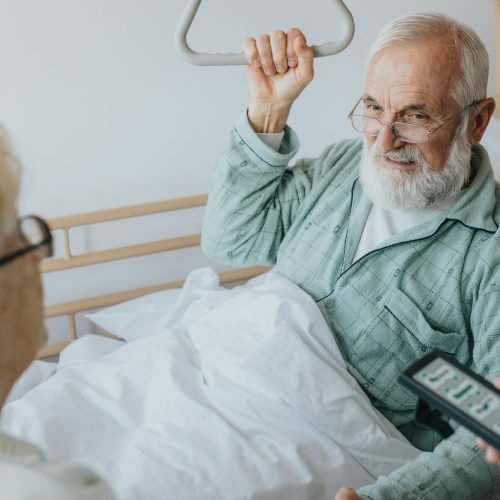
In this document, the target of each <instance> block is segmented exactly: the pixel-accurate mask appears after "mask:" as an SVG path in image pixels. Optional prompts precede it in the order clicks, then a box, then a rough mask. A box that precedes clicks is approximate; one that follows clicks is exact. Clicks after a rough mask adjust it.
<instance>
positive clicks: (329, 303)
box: [325, 299, 334, 309]
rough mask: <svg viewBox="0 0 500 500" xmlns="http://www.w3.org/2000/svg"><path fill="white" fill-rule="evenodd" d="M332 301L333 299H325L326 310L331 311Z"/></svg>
mask: <svg viewBox="0 0 500 500" xmlns="http://www.w3.org/2000/svg"><path fill="white" fill-rule="evenodd" d="M333 304H334V300H333V299H326V300H325V307H326V308H327V309H331V308H332V307H333Z"/></svg>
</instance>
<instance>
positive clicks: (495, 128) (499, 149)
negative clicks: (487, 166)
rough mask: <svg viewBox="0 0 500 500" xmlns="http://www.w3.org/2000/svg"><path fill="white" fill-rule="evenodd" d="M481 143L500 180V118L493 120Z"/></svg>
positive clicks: (496, 176) (496, 177)
mask: <svg viewBox="0 0 500 500" xmlns="http://www.w3.org/2000/svg"><path fill="white" fill-rule="evenodd" d="M481 144H482V145H483V146H484V147H485V148H486V151H488V154H489V155H490V160H491V165H492V167H493V173H494V174H495V179H496V180H497V181H498V182H500V118H498V117H494V118H493V119H492V120H491V122H490V124H489V125H488V128H487V129H486V132H485V134H484V137H483V140H482V141H481Z"/></svg>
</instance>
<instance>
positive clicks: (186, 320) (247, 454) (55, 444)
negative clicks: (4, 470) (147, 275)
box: [1, 268, 419, 500]
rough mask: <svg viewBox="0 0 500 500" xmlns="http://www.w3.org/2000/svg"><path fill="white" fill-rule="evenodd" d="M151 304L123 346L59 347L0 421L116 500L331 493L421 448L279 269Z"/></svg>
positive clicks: (202, 278)
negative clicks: (88, 473)
mask: <svg viewBox="0 0 500 500" xmlns="http://www.w3.org/2000/svg"><path fill="white" fill-rule="evenodd" d="M121 308H122V309H121V310H122V312H123V310H124V309H123V306H121ZM132 309H133V308H132ZM155 309H156V313H155V318H154V321H153V323H151V322H150V323H148V321H145V322H144V323H143V325H142V327H140V325H141V323H140V321H138V318H137V317H135V320H134V322H132V323H130V322H129V323H128V324H129V325H130V324H135V325H136V327H138V328H139V330H140V331H136V332H135V335H132V334H131V335H130V337H129V338H130V339H132V340H129V342H127V343H125V344H123V343H122V342H118V341H115V340H111V339H106V338H102V337H97V336H86V337H84V338H82V339H80V340H78V341H77V342H75V343H74V344H73V345H72V346H70V347H69V348H68V349H66V350H65V351H64V352H63V354H62V355H61V360H60V363H59V365H58V367H57V372H56V373H55V374H54V375H53V376H52V377H50V378H49V379H48V380H46V381H45V382H44V383H42V384H41V385H39V386H37V387H35V388H34V389H32V390H31V391H29V392H28V393H27V394H26V395H24V396H23V397H22V398H21V399H18V400H17V401H13V402H11V403H10V404H8V405H7V406H6V407H5V408H4V410H3V412H2V420H1V427H2V430H4V431H5V432H9V433H11V434H13V435H16V436H18V437H22V438H24V439H27V440H29V441H31V442H33V443H34V444H37V445H38V446H40V447H41V448H42V449H43V450H45V452H46V453H47V456H48V457H49V458H51V459H58V460H70V461H76V462H79V463H83V464H85V465H87V466H89V467H91V468H93V469H94V470H96V471H97V472H98V473H99V474H101V475H102V476H103V477H104V478H105V479H106V480H107V481H108V482H109V484H110V485H111V486H112V487H113V489H114V490H115V492H116V494H117V496H118V498H120V499H125V500H128V499H130V500H132V499H133V500H139V499H145V500H146V499H147V500H154V499H162V500H163V499H175V500H181V499H197V500H199V499H214V498H217V499H231V500H235V499H250V498H252V499H268V498H269V499H271V498H274V499H283V498H287V499H290V500H292V499H301V500H304V499H331V498H333V496H334V495H335V493H336V491H337V490H338V489H339V488H340V487H341V486H342V485H350V486H352V487H359V486H361V485H364V484H368V483H371V482H373V481H374V480H375V479H376V477H378V476H379V475H382V474H388V473H390V472H391V471H392V470H394V469H396V468H398V467H400V466H401V465H403V464H404V463H406V462H407V461H408V460H411V459H412V458H414V457H416V456H417V455H418V454H419V451H418V450H417V449H415V448H414V447H412V446H411V445H410V444H409V443H408V442H407V441H406V440H405V439H404V438H403V437H402V436H401V435H400V434H399V432H398V431H397V430H396V429H395V428H394V427H393V426H392V424H390V423H389V422H388V421H387V420H386V419H385V418H384V417H383V416H381V415H380V414H379V413H378V412H377V411H376V410H375V409H374V408H373V407H372V406H371V404H370V402H369V400H368V398H367V397H366V396H365V395H364V393H363V392H362V390H361V389H360V388H359V386H358V385H357V383H356V382H355V380H354V379H353V378H352V377H351V376H350V375H349V374H348V372H347V370H346V367H345V363H344V361H343V359H342V357H341V355H340V352H339V350H338V347H337V346H336V344H335V342H334V339H333V337H332V335H331V333H330V331H329V330H328V326H327V325H326V323H325V321H324V319H323V317H322V315H321V313H320V311H319V309H318V308H317V306H316V304H315V303H314V301H313V300H312V299H311V298H310V297H309V296H308V295H307V294H306V293H305V292H303V291H302V290H301V289H300V288H298V287H297V286H295V285H294V284H292V283H290V282H289V281H287V280H286V279H285V278H283V277H281V276H279V275H278V274H276V273H274V272H271V273H268V274H267V275H265V276H263V277H259V278H257V279H254V280H252V281H251V282H249V283H248V284H246V285H245V286H241V287H237V288H234V289H225V288H222V287H220V286H219V284H218V280H217V275H216V273H215V272H214V271H213V270H212V269H210V268H205V269H201V270H197V271H195V272H193V273H191V274H190V276H189V278H188V280H187V281H186V284H185V286H184V288H183V290H182V292H181V293H180V294H177V295H176V296H175V298H174V300H173V301H171V302H170V303H165V306H164V318H163V319H164V321H163V323H162V321H161V319H160V316H161V313H160V310H161V307H156V308H155ZM115 312H116V309H115ZM150 312H151V311H149V313H150ZM174 312H175V314H174ZM129 313H130V314H133V312H132V311H129ZM104 316H105V315H104ZM146 316H147V318H149V320H151V314H149V315H146ZM147 318H146V319H147ZM94 319H95V320H96V321H99V318H98V317H94ZM108 319H109V318H108ZM122 319H123V318H122ZM101 320H102V317H101ZM153 324H154V327H153V326H152V325H153ZM160 324H162V325H163V326H162V328H160V327H159V325H160ZM148 325H149V326H148ZM129 333H131V332H129Z"/></svg>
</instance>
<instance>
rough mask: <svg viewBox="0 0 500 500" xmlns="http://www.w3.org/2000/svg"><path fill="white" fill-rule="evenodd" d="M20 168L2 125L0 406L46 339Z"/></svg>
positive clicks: (37, 257) (37, 255)
mask: <svg viewBox="0 0 500 500" xmlns="http://www.w3.org/2000/svg"><path fill="white" fill-rule="evenodd" d="M19 176H20V166H19V162H18V160H17V158H16V157H15V156H14V155H13V153H12V150H11V147H10V144H9V140H8V138H7V134H6V132H5V130H3V129H0V262H1V264H0V325H1V327H0V406H1V405H2V404H3V402H4V401H5V399H6V397H7V395H8V393H9V391H10V389H11V387H12V385H13V384H14V382H15V381H16V379H17V378H18V377H19V376H20V375H21V373H22V372H23V371H24V370H25V369H26V368H27V367H28V365H29V364H30V363H31V361H32V360H33V358H34V357H35V354H36V352H37V351H38V349H39V348H40V347H41V346H42V345H43V343H44V342H45V336H46V333H45V328H44V323H43V292H42V285H41V279H40V272H39V269H38V266H39V262H40V257H41V256H42V255H43V252H40V249H36V248H33V250H29V251H25V252H24V253H22V252H20V255H19V254H17V252H19V251H22V250H23V249H30V244H29V242H28V241H27V239H26V237H25V236H24V235H23V233H22V231H21V229H20V224H19V221H18V216H17V209H16V202H17V196H18V191H19Z"/></svg>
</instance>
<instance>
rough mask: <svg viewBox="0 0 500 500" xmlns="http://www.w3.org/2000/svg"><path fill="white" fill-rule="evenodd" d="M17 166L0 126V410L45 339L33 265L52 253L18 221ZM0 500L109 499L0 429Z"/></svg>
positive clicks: (98, 486)
mask: <svg viewBox="0 0 500 500" xmlns="http://www.w3.org/2000/svg"><path fill="white" fill-rule="evenodd" d="M18 177H19V167H18V162H17V160H16V158H15V157H14V156H13V155H12V153H11V151H10V148H9V145H8V142H7V139H6V137H5V133H4V132H3V131H2V130H0V324H1V325H2V329H1V331H0V408H1V406H2V405H3V403H4V402H5V400H6V399H7V396H8V394H9V392H10V390H11V388H12V386H13V384H14V382H15V381H16V379H17V378H18V377H19V376H20V375H21V373H22V372H23V371H24V370H25V369H26V368H27V367H28V365H29V364H30V363H31V361H32V360H33V358H34V356H35V354H36V352H37V351H38V349H39V348H40V347H41V345H42V344H43V343H44V342H45V337H46V333H45V328H44V324H43V294H42V286H41V281H40V273H39V270H38V265H39V263H40V259H41V258H43V257H46V256H48V255H50V254H51V252H52V238H51V235H50V231H49V228H48V227H47V224H46V223H45V222H44V221H43V220H41V219H39V218H38V217H27V218H24V219H21V220H19V221H18V220H17V215H16V209H15V201H16V197H17V191H18V184H19V180H18ZM0 498H1V499H5V500H23V499H26V500H33V499H36V500H112V499H113V498H114V496H113V494H112V493H111V490H110V489H109V488H108V486H107V485H106V484H104V483H103V482H102V481H101V480H100V478H98V477H97V476H96V474H94V473H93V472H92V471H89V470H87V469H85V468H83V467H79V466H76V465H68V464H61V463H54V462H48V461H47V460H46V459H45V458H44V456H43V453H42V451H41V450H39V449H38V448H37V447H35V446H33V445H31V444H30V443H27V442H25V441H21V440H20V439H16V438H14V437H12V436H9V435H7V434H4V433H0Z"/></svg>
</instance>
